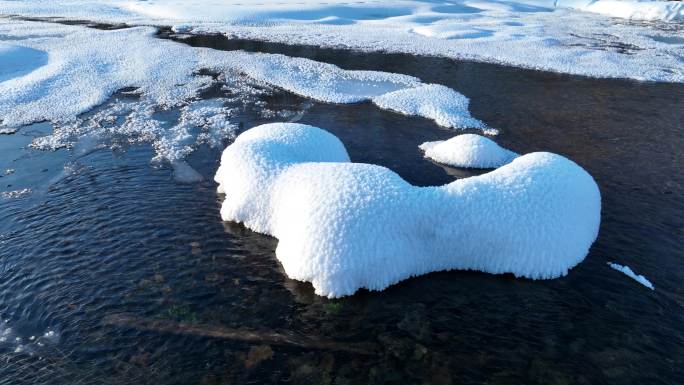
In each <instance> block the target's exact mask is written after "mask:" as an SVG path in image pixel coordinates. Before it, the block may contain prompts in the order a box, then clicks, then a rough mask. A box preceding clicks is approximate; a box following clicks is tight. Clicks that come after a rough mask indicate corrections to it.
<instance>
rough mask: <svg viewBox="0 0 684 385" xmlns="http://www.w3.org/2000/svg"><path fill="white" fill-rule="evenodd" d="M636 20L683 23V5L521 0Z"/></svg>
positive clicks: (648, 0)
mask: <svg viewBox="0 0 684 385" xmlns="http://www.w3.org/2000/svg"><path fill="white" fill-rule="evenodd" d="M522 1H523V2H525V3H533V4H535V3H536V4H541V5H544V6H553V5H554V4H556V6H557V7H561V8H572V9H578V10H581V11H587V12H594V13H599V14H602V15H606V16H611V17H619V18H624V19H636V20H660V21H669V22H677V21H684V3H682V2H681V1H661V0H522Z"/></svg>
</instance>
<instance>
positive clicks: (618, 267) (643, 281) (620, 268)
mask: <svg viewBox="0 0 684 385" xmlns="http://www.w3.org/2000/svg"><path fill="white" fill-rule="evenodd" d="M608 266H610V268H611V269H613V270H617V271H619V272H621V273H622V274H624V275H626V276H628V277H630V278H632V279H633V280H635V281H637V282H639V283H640V284H642V285H644V286H646V287H647V288H649V289H651V290H655V287H653V284H652V283H651V281H649V280H648V279H646V277H644V276H643V275H637V274H636V273H635V272H634V271H632V269H630V268H629V266H622V265H618V264H617V263H613V262H608Z"/></svg>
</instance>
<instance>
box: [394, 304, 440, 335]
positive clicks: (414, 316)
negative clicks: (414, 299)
mask: <svg viewBox="0 0 684 385" xmlns="http://www.w3.org/2000/svg"><path fill="white" fill-rule="evenodd" d="M397 327H398V328H399V330H403V331H405V332H407V333H408V334H410V335H411V336H412V337H414V338H415V339H416V340H418V341H421V342H430V340H431V339H432V337H431V331H430V323H429V321H428V320H427V316H426V311H425V306H424V305H415V306H413V307H412V308H410V309H409V310H408V311H407V312H406V314H405V315H404V318H402V319H401V321H399V323H398V324H397Z"/></svg>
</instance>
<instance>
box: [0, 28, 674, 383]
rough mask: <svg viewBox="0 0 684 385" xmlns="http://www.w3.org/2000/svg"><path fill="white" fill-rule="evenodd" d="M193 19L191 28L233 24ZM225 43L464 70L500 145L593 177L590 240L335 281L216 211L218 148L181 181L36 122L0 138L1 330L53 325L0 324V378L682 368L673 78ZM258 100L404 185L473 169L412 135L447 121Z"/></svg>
mask: <svg viewBox="0 0 684 385" xmlns="http://www.w3.org/2000/svg"><path fill="white" fill-rule="evenodd" d="M193 39H195V38H193ZM193 39H186V40H185V41H186V42H190V43H193V44H200V43H201V44H202V45H215V46H217V47H218V48H221V44H228V43H225V41H224V40H222V39H220V38H204V40H202V39H199V38H196V40H193ZM231 44H234V46H225V47H223V48H248V49H254V50H263V51H270V52H283V53H287V54H291V55H295V56H305V57H310V58H314V59H317V60H322V61H327V62H331V63H335V64H338V65H340V66H342V67H343V68H347V69H379V70H384V71H391V72H401V73H406V74H410V75H416V76H419V77H421V78H422V79H423V80H425V81H428V82H437V83H441V84H445V85H448V86H450V87H453V88H455V89H456V90H458V91H459V92H462V93H464V94H465V95H467V96H468V97H470V98H471V100H472V102H471V111H472V113H473V115H474V116H476V117H478V118H479V119H482V120H483V121H485V122H486V123H487V124H488V125H490V126H492V127H496V128H500V129H501V132H502V133H501V134H500V135H499V136H498V137H497V138H496V140H497V141H498V143H499V144H500V145H502V146H503V147H506V148H510V149H511V150H513V151H516V152H518V153H527V152H532V151H538V150H548V151H553V152H557V153H560V154H563V155H566V156H569V157H570V158H572V159H573V160H575V161H577V162H578V163H579V164H580V165H582V166H583V167H585V168H586V169H587V170H588V171H589V172H590V173H591V174H592V175H593V176H594V177H595V178H596V180H597V182H598V184H599V186H600V188H601V191H602V195H603V223H602V227H601V233H600V236H599V239H598V241H597V243H596V244H595V245H594V247H593V248H592V251H591V253H590V255H589V256H588V258H587V260H585V262H583V263H582V264H580V265H579V266H578V267H577V268H575V269H573V270H572V271H571V272H570V274H569V275H568V276H567V277H565V278H562V279H556V280H552V281H543V282H534V281H529V280H522V279H515V278H513V277H512V276H509V275H504V276H493V275H488V274H481V273H477V272H464V271H455V272H442V273H434V274H429V275H427V276H423V277H418V278H414V279H410V280H407V281H404V282H402V283H400V284H397V285H395V286H392V287H390V288H389V289H387V290H385V291H383V292H379V293H378V292H367V291H361V292H359V293H358V294H356V295H354V296H352V297H348V298H342V299H338V300H328V299H325V298H320V297H318V296H316V295H314V294H313V289H312V288H311V286H310V285H309V284H305V283H300V282H297V281H292V280H289V279H288V278H287V277H286V276H285V275H284V273H283V271H282V269H281V267H280V265H279V264H278V263H277V261H276V260H275V258H274V253H273V251H274V249H275V246H276V244H277V241H276V240H275V239H273V238H270V237H266V236H263V235H259V234H256V233H253V232H251V231H249V230H247V229H245V228H244V227H242V226H240V225H236V224H231V223H221V222H220V216H219V207H220V200H221V197H219V196H217V194H216V192H215V184H214V183H213V182H212V181H211V179H212V178H211V177H212V175H213V173H214V172H215V170H216V168H217V166H218V159H219V155H220V152H219V150H218V149H212V148H209V147H206V146H200V147H199V148H198V149H197V150H196V151H195V152H194V153H192V155H190V156H189V158H188V159H187V161H188V164H189V165H191V166H192V167H193V168H194V169H195V170H196V171H197V172H199V173H200V174H202V176H204V181H202V182H200V183H196V184H177V183H175V182H174V181H173V178H172V170H171V168H170V167H167V166H164V165H162V166H158V167H150V159H151V158H152V157H153V156H154V150H153V149H152V148H151V147H149V146H147V145H130V146H122V147H119V148H118V149H117V151H114V152H112V151H109V150H106V149H105V150H102V149H100V150H96V151H90V152H85V153H81V154H76V152H75V151H72V152H68V151H66V150H58V151H56V152H39V151H35V150H30V149H27V148H25V147H26V146H27V145H28V144H29V143H30V142H31V140H32V138H33V137H35V136H41V135H44V134H45V133H47V132H49V125H47V124H37V125H34V126H31V127H27V128H23V129H22V130H20V131H19V132H18V133H17V134H14V135H11V136H2V137H0V147H1V150H2V154H3V155H2V156H1V157H0V169H1V170H5V169H14V170H15V172H14V173H11V174H10V175H3V176H2V178H0V187H2V190H3V191H6V190H20V189H23V188H31V189H32V193H31V194H29V195H28V196H26V197H23V198H17V199H5V200H0V319H1V320H2V321H0V322H4V321H7V325H9V326H8V327H10V328H11V329H12V333H13V334H12V335H13V336H20V337H22V338H30V337H31V336H36V337H38V336H42V335H44V333H46V332H47V331H54V332H55V333H57V334H58V335H59V338H58V339H57V340H56V341H55V342H54V343H50V344H48V343H44V344H43V346H38V345H37V344H33V345H35V346H33V345H32V350H31V354H28V353H26V352H15V350H16V344H3V343H0V359H1V360H2V364H1V365H0V384H23V383H40V384H74V383H79V384H81V383H82V384H90V383H93V384H110V383H111V384H122V383H131V384H160V383H165V384H166V383H169V384H189V383H197V384H249V383H255V384H256V383H295V384H297V383H308V384H358V383H370V384H407V383H429V384H458V383H473V384H474V383H491V384H523V383H524V384H626V383H648V384H681V383H684V372H683V370H682V368H683V367H684V331H683V330H682V325H683V324H684V323H683V322H684V308H683V307H684V288H682V286H681V282H682V281H683V280H684V268H682V260H683V257H684V255H683V252H682V247H681V246H682V245H681V239H682V236H684V222H683V219H682V218H684V199H682V186H683V184H684V176H682V173H681V170H680V169H681V167H682V166H683V165H684V159H683V157H684V155H682V154H681V151H680V150H681V149H682V148H684V135H683V132H682V130H683V128H682V123H681V122H682V121H684V110H683V109H682V108H681V101H682V100H684V87H683V86H681V85H671V84H650V83H638V82H626V81H618V80H595V79H594V80H592V79H585V78H578V77H571V76H565V75H555V74H547V73H538V72H532V71H524V70H518V69H511V68H505V67H499V66H494V65H489V64H477V63H468V62H454V61H450V60H446V59H437V58H416V57H411V56H405V55H382V54H358V53H349V52H345V51H338V50H330V49H327V50H322V49H314V48H311V47H289V46H283V45H271V44H265V43H254V42H237V43H231ZM205 96H206V97H222V95H221V94H220V93H219V94H216V95H214V94H210V93H209V94H207V95H205ZM264 103H265V104H264V105H262V106H261V107H262V108H264V109H266V110H272V111H280V110H291V111H303V112H302V113H300V114H299V115H298V116H297V119H299V121H300V122H303V123H309V124H313V125H316V126H320V127H324V128H326V129H328V130H330V131H331V132H333V133H334V134H336V135H338V136H339V137H340V138H341V139H342V141H343V142H344V143H345V145H346V146H347V148H348V150H349V153H350V155H351V157H352V159H353V160H354V161H357V162H370V163H377V164H381V165H384V166H387V167H389V168H391V169H393V170H394V171H396V172H397V173H399V174H400V175H401V176H402V177H404V178H405V179H406V180H408V181H409V182H411V183H413V184H417V185H436V184H443V183H446V182H449V181H451V180H453V178H454V177H466V176H469V175H472V174H471V173H472V171H462V170H457V171H458V172H457V174H456V175H454V173H453V172H445V170H444V169H443V168H442V167H440V166H438V165H436V164H433V163H431V162H429V161H427V160H425V159H423V158H422V154H421V152H420V150H419V149H418V145H419V144H420V143H422V142H424V141H428V140H439V139H446V138H449V137H450V136H452V135H453V134H454V132H452V131H447V130H444V129H440V128H438V127H436V126H435V125H434V124H433V123H432V122H430V121H428V120H425V119H420V118H413V117H406V116H401V115H398V114H394V113H391V112H388V111H382V110H380V109H378V108H376V107H374V106H373V105H372V104H370V103H362V104H357V105H330V104H320V103H311V102H308V101H306V100H304V99H301V98H299V97H295V96H292V95H288V94H285V93H283V92H275V93H273V94H272V95H270V96H267V97H265V99H264ZM166 115H167V116H169V119H173V116H177V115H178V114H174V113H168V114H166ZM235 119H236V123H238V124H239V126H240V127H242V129H244V128H249V127H251V126H253V125H255V124H259V123H264V122H268V121H277V120H280V118H279V117H278V116H277V114H268V113H266V114H264V113H262V112H261V111H260V110H252V109H245V110H243V111H242V112H241V114H239V115H237V116H236V117H235ZM65 164H66V165H67V167H64V165H65ZM454 247H458V245H454ZM608 260H610V261H615V262H620V263H624V264H627V265H630V266H632V267H633V268H634V269H635V270H636V271H638V272H639V273H640V274H644V275H645V276H647V277H648V278H649V279H650V280H651V281H652V282H653V283H654V285H655V286H656V288H657V290H656V291H655V292H651V291H650V290H647V289H644V288H643V287H641V286H640V285H638V284H636V283H634V282H633V281H631V280H629V279H628V278H626V277H624V276H623V275H621V274H619V273H617V272H614V271H612V270H610V269H609V268H608V267H607V266H606V265H605V262H606V261H608ZM1 332H2V331H1V330H0V333H1Z"/></svg>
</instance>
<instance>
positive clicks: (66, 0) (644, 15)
mask: <svg viewBox="0 0 684 385" xmlns="http://www.w3.org/2000/svg"><path fill="white" fill-rule="evenodd" d="M571 8H574V9H584V10H590V11H592V12H599V13H603V14H605V15H609V16H619V17H628V18H638V19H648V20H659V21H663V20H666V21H677V20H679V21H681V20H682V12H684V8H683V7H682V3H681V2H666V1H634V0H625V1H619V0H599V1H589V0H567V1H564V0H558V1H554V0H517V1H503V0H454V1H438V0H433V1H428V0H422V1H420V0H403V1H393V2H388V1H370V0H369V1H358V2H348V1H341V0H327V1H293V0H278V1H260V2H258V3H255V2H246V1H235V2H232V1H231V2H210V1H200V0H195V1H186V0H182V1H181V0H168V1H134V0H107V1H94V0H57V1H54V0H27V1H8V0H4V1H0V13H1V14H17V15H26V16H51V17H67V18H77V19H88V20H96V21H104V22H125V23H131V24H170V25H174V26H176V30H184V31H194V32H196V33H197V32H219V33H225V34H228V35H231V36H237V37H244V38H252V39H265V40H270V41H278V42H284V43H300V44H316V45H324V46H335V47H339V46H343V47H350V48H356V49H361V50H382V51H393V52H408V53H414V54H424V55H439V56H447V57H454V58H462V59H473V60H481V61H490V62H497V63H504V64H510V65H515V66H521V67H527V68H535V69H543V70H550V71H557V72H564V73H571V74H579V75H588V76H597V77H622V78H632V79H639V80H652V81H669V82H682V81H684V70H683V67H684V55H682V49H683V47H684V39H683V38H682V36H681V28H678V27H668V28H659V27H658V26H657V25H643V24H634V23H629V22H628V21H624V19H614V18H610V17H606V16H604V15H598V14H594V13H587V12H581V11H576V10H574V9H571Z"/></svg>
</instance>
